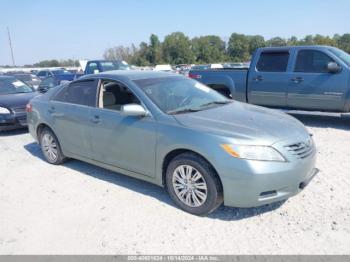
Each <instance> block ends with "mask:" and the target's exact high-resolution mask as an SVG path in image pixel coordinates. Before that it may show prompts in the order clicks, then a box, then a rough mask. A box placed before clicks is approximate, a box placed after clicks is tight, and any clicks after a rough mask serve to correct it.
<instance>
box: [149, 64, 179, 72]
mask: <svg viewBox="0 0 350 262" xmlns="http://www.w3.org/2000/svg"><path fill="white" fill-rule="evenodd" d="M153 70H154V71H161V72H173V73H175V72H176V71H175V70H174V69H173V68H172V67H171V65H156V66H155V67H154V68H153Z"/></svg>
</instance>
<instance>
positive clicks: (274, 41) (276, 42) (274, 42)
mask: <svg viewBox="0 0 350 262" xmlns="http://www.w3.org/2000/svg"><path fill="white" fill-rule="evenodd" d="M286 45H287V41H286V39H284V38H281V37H279V36H277V37H273V38H271V39H270V40H268V41H267V42H266V46H271V47H272V46H286Z"/></svg>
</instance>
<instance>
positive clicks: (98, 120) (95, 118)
mask: <svg viewBox="0 0 350 262" xmlns="http://www.w3.org/2000/svg"><path fill="white" fill-rule="evenodd" d="M91 122H92V123H94V124H99V123H101V119H100V116H98V115H95V116H93V117H92V118H91Z"/></svg>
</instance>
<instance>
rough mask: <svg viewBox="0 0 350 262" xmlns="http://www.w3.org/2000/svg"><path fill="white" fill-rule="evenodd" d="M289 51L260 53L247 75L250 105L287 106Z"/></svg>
mask: <svg viewBox="0 0 350 262" xmlns="http://www.w3.org/2000/svg"><path fill="white" fill-rule="evenodd" d="M288 61H289V51H288V50H285V51H284V50H278V51H270V50H269V51H262V52H261V53H260V56H259V58H258V60H257V62H256V66H255V68H254V69H251V71H250V72H249V74H248V102H249V103H250V104H256V105H264V106H272V107H285V106H286V105H287V87H288V79H289V77H288V73H287V68H288Z"/></svg>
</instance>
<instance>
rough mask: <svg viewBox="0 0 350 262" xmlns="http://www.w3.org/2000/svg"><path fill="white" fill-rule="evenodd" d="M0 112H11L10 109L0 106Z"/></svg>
mask: <svg viewBox="0 0 350 262" xmlns="http://www.w3.org/2000/svg"><path fill="white" fill-rule="evenodd" d="M0 114H11V112H10V110H8V109H7V108H5V107H1V106H0Z"/></svg>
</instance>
